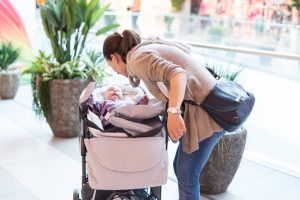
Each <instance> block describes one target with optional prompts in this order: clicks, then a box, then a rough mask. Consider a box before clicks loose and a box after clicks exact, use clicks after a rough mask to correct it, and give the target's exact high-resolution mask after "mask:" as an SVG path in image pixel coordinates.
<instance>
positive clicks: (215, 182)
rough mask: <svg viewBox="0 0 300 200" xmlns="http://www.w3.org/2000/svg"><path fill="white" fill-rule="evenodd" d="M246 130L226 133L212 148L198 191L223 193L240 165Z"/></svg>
mask: <svg viewBox="0 0 300 200" xmlns="http://www.w3.org/2000/svg"><path fill="white" fill-rule="evenodd" d="M246 138H247V130H246V129H244V128H241V129H239V130H238V131H236V132H235V133H226V134H225V135H224V137H223V138H221V140H220V141H219V143H218V144H217V145H216V146H215V147H214V149H213V151H212V153H211V155H210V157H209V160H208V161H207V163H206V164H205V166H204V169H203V170H202V173H201V177H200V180H201V186H200V190H201V193H203V194H219V193H222V192H225V191H226V189H227V188H228V186H229V185H230V183H231V181H232V180H233V177H234V176H235V173H236V171H237V169H238V167H239V165H240V162H241V159H242V156H243V152H244V149H245V144H246Z"/></svg>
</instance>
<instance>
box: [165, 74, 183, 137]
mask: <svg viewBox="0 0 300 200" xmlns="http://www.w3.org/2000/svg"><path fill="white" fill-rule="evenodd" d="M186 82H187V78H186V73H177V74H175V75H174V76H172V77H171V79H170V91H169V107H177V108H180V105H181V103H182V101H183V98H184V94H185V88H186ZM167 128H168V132H169V137H170V138H171V140H172V141H174V142H175V141H177V140H178V139H180V137H181V136H182V135H183V133H184V132H186V128H185V124H184V121H183V119H182V117H181V114H173V113H170V112H169V113H168V123H167Z"/></svg>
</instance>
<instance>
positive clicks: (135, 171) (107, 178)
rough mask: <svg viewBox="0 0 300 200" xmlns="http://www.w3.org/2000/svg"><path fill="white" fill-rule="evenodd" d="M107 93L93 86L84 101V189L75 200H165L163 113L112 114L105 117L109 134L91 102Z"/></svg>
mask: <svg viewBox="0 0 300 200" xmlns="http://www.w3.org/2000/svg"><path fill="white" fill-rule="evenodd" d="M103 87H105V85H100V84H96V83H94V82H92V83H90V84H89V85H88V86H87V87H86V89H85V90H84V91H83V92H82V94H81V97H80V105H79V113H80V121H81V135H80V145H81V156H82V188H81V189H80V190H79V189H76V190H74V193H73V200H79V199H81V200H92V199H99V200H106V199H107V200H110V199H122V200H144V199H149V200H150V199H151V200H159V199H161V185H163V184H165V183H166V182H167V178H168V153H167V135H166V132H165V128H164V117H163V115H162V113H163V112H162V109H161V108H160V107H159V106H157V105H127V106H122V107H115V108H110V109H109V110H108V111H107V113H105V119H106V120H107V121H108V122H109V123H110V126H106V127H107V128H105V127H104V126H103V119H102V118H100V117H99V116H98V113H95V112H94V110H93V109H92V107H93V106H94V103H92V104H91V101H90V100H91V98H92V97H93V96H95V95H96V94H95V91H97V90H99V89H101V88H103ZM128 88H129V86H128ZM125 94H126V91H125ZM128 95H132V94H128ZM93 102H95V101H93ZM141 188H142V189H141Z"/></svg>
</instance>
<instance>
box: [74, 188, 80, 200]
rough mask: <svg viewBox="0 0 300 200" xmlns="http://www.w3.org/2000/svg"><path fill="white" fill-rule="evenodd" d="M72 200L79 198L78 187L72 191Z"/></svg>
mask: <svg viewBox="0 0 300 200" xmlns="http://www.w3.org/2000/svg"><path fill="white" fill-rule="evenodd" d="M73 200H80V196H79V190H78V189H75V190H74V191H73Z"/></svg>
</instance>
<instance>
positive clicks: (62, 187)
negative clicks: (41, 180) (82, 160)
mask: <svg viewBox="0 0 300 200" xmlns="http://www.w3.org/2000/svg"><path fill="white" fill-rule="evenodd" d="M80 184H81V174H77V176H74V178H71V179H64V180H61V181H58V182H55V183H51V184H47V185H44V186H42V187H34V188H30V191H31V192H32V193H34V194H35V195H37V196H38V197H39V199H41V200H53V199H55V200H66V199H72V197H73V190H74V189H79V188H80Z"/></svg>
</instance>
